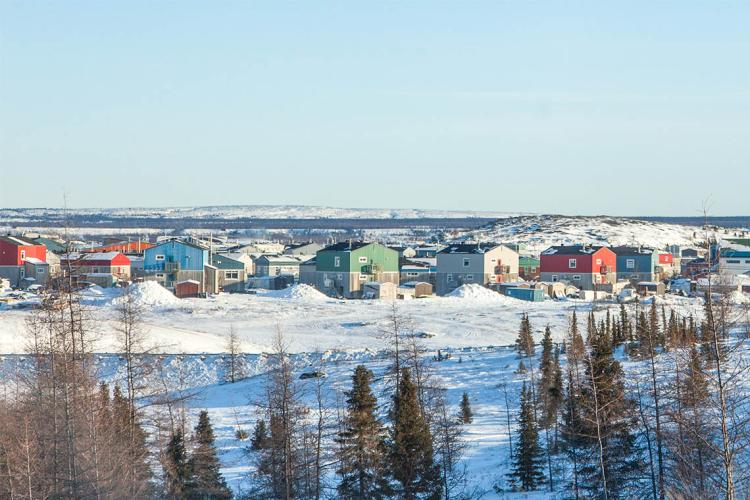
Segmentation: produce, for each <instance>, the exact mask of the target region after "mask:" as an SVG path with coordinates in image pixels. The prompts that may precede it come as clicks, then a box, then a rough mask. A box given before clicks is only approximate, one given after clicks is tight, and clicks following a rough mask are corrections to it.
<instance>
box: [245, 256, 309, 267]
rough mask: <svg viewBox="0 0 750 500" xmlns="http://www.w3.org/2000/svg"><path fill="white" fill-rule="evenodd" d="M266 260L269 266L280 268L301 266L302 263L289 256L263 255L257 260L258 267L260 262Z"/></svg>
mask: <svg viewBox="0 0 750 500" xmlns="http://www.w3.org/2000/svg"><path fill="white" fill-rule="evenodd" d="M262 260H265V261H267V262H268V263H269V264H272V265H275V266H279V265H285V264H287V265H292V266H294V265H299V264H300V261H299V260H298V259H295V258H294V257H291V256H289V255H261V256H260V257H258V258H257V259H256V260H255V264H256V265H257V264H258V262H259V261H262Z"/></svg>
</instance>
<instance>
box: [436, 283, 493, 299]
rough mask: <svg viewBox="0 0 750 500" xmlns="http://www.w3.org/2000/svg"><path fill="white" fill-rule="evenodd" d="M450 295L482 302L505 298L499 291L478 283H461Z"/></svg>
mask: <svg viewBox="0 0 750 500" xmlns="http://www.w3.org/2000/svg"><path fill="white" fill-rule="evenodd" d="M448 297H453V298H458V299H466V300H474V301H481V302H486V301H500V300H502V299H504V297H503V296H502V295H500V294H499V293H497V292H495V291H492V290H490V289H489V288H485V287H483V286H482V285H477V284H476V283H468V284H466V285H461V286H460V287H458V288H456V289H455V290H453V291H452V292H451V293H449V294H448Z"/></svg>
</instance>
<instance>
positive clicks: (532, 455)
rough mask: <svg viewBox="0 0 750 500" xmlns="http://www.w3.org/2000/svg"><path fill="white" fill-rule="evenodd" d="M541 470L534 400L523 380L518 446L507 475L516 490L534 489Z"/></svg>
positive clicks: (538, 482)
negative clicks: (510, 469) (511, 467)
mask: <svg viewBox="0 0 750 500" xmlns="http://www.w3.org/2000/svg"><path fill="white" fill-rule="evenodd" d="M543 470H544V457H543V451H542V448H541V446H540V445H539V431H538V429H537V424H536V420H535V419H534V401H533V397H532V395H531V391H530V390H529V389H527V388H526V383H525V382H524V384H523V389H522V390H521V413H520V415H519V419H518V446H517V447H516V453H515V456H514V459H513V469H512V471H511V472H510V474H509V476H510V478H511V480H512V481H513V483H514V484H515V486H516V488H517V489H518V490H520V491H534V490H536V489H538V488H539V486H541V484H542V483H543V482H544V473H543V472H542V471H543Z"/></svg>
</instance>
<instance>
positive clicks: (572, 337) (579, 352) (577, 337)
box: [567, 310, 586, 361]
mask: <svg viewBox="0 0 750 500" xmlns="http://www.w3.org/2000/svg"><path fill="white" fill-rule="evenodd" d="M585 350H586V345H585V343H584V341H583V336H581V332H580V331H579V330H578V316H577V314H576V312H575V310H573V316H572V318H571V319H570V329H569V331H568V351H569V352H568V353H567V356H568V358H569V359H571V360H572V361H577V360H580V359H582V358H583V354H584V351H585Z"/></svg>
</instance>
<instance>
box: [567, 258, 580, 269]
mask: <svg viewBox="0 0 750 500" xmlns="http://www.w3.org/2000/svg"><path fill="white" fill-rule="evenodd" d="M577 265H578V261H577V260H575V259H568V268H570V269H575V268H576V266H577Z"/></svg>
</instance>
